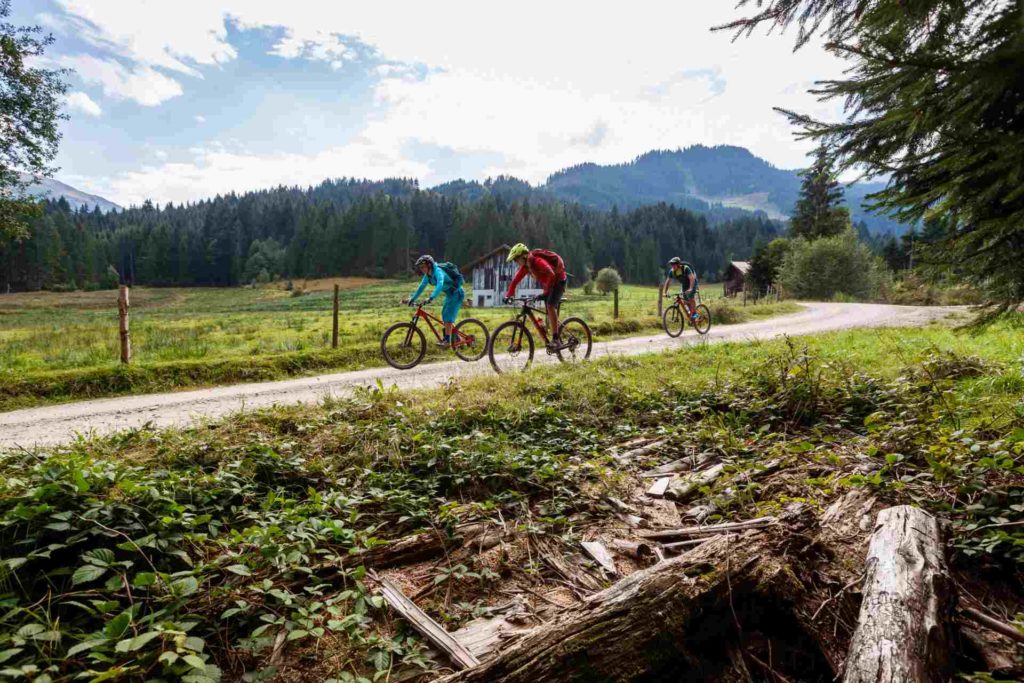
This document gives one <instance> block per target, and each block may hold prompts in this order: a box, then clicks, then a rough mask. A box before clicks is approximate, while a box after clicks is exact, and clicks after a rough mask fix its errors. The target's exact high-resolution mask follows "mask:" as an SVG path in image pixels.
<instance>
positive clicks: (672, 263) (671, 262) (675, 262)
mask: <svg viewBox="0 0 1024 683" xmlns="http://www.w3.org/2000/svg"><path fill="white" fill-rule="evenodd" d="M682 262H683V259H681V258H679V257H678V256H673V257H672V258H670V259H669V260H668V264H669V265H670V266H678V265H680V264H682Z"/></svg>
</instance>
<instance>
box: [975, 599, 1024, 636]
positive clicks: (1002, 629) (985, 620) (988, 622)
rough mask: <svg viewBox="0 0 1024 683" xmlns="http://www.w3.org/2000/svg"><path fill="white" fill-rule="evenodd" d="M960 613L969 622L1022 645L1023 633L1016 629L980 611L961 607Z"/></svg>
mask: <svg viewBox="0 0 1024 683" xmlns="http://www.w3.org/2000/svg"><path fill="white" fill-rule="evenodd" d="M962 611H963V613H964V616H966V617H967V618H969V619H970V620H971V621H973V622H975V623H977V624H981V625H982V626H984V627H985V628H987V629H989V630H991V631H995V632H996V633H998V634H1000V635H1004V636H1006V637H1007V638H1009V639H1010V640H1015V641H1017V642H1018V643H1022V644H1024V633H1021V632H1020V631H1019V630H1018V629H1016V628H1014V627H1013V626H1011V625H1010V624H1007V623H1004V622H1002V621H999V620H998V619H994V618H992V617H990V616H988V615H987V614H985V613H984V612H982V611H980V610H976V609H974V608H973V607H963V608H962Z"/></svg>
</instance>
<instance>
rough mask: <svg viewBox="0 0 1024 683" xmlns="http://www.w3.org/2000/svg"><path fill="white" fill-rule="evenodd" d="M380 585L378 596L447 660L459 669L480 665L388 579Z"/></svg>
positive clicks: (382, 580) (471, 654) (381, 581)
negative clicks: (442, 653) (439, 650)
mask: <svg viewBox="0 0 1024 683" xmlns="http://www.w3.org/2000/svg"><path fill="white" fill-rule="evenodd" d="M377 580H378V582H379V583H380V594H381V596H382V597H383V598H384V600H385V601H386V602H387V603H388V604H389V605H391V609H393V610H395V612H397V613H398V614H400V615H401V616H402V617H403V618H404V619H405V620H406V621H408V622H409V623H410V624H412V626H413V628H415V629H416V630H417V631H419V632H420V633H421V634H422V635H423V637H424V638H426V639H427V640H429V641H430V642H431V643H433V644H434V645H435V646H436V647H438V648H440V649H441V651H443V652H444V653H445V654H446V655H448V657H449V659H451V660H452V662H453V663H454V664H455V665H456V666H457V667H458V668H460V669H470V668H472V667H474V666H477V665H479V664H480V660H479V659H477V658H476V657H475V656H474V655H473V653H472V652H470V651H469V650H468V649H466V648H465V647H463V645H462V644H461V643H460V642H459V641H458V640H456V639H455V638H453V637H452V635H451V634H450V633H448V632H447V631H445V630H444V628H442V627H441V625H440V624H438V623H437V622H436V621H434V620H433V619H431V618H430V617H429V616H427V614H426V613H425V612H424V611H423V610H421V609H420V608H419V607H417V606H416V603H414V602H413V601H412V600H410V599H409V598H407V597H406V596H405V594H404V593H403V592H402V590H401V589H400V588H399V587H398V586H396V585H395V584H394V583H392V582H391V581H389V580H388V579H377Z"/></svg>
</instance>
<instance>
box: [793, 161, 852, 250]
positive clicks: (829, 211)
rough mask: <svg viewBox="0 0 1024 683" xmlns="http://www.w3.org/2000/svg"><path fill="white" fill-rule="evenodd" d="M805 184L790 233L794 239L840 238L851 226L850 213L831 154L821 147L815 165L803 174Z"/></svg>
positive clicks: (801, 173)
mask: <svg viewBox="0 0 1024 683" xmlns="http://www.w3.org/2000/svg"><path fill="white" fill-rule="evenodd" d="M800 176H801V177H802V178H803V184H802V185H801V187H800V198H799V199H798V200H797V202H796V206H795V207H794V210H793V217H792V218H791V219H790V224H789V229H790V232H792V233H793V236H794V237H806V238H807V239H817V238H818V237H831V236H832V235H838V234H839V233H841V232H842V231H843V230H845V229H846V228H847V227H848V226H849V225H850V210H849V209H847V208H846V207H845V206H843V188H842V187H840V186H839V181H838V180H836V173H835V170H834V168H833V166H832V160H831V159H830V158H829V155H828V151H827V150H826V149H825V148H824V147H819V148H818V152H817V155H816V156H815V158H814V164H813V165H812V166H811V167H810V168H807V169H804V170H803V171H800Z"/></svg>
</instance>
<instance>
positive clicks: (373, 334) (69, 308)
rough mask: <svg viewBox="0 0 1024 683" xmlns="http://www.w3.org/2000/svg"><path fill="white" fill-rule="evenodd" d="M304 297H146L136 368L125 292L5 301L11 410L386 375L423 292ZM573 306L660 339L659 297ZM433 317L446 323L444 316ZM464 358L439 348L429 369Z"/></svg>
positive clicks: (611, 329)
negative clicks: (127, 335)
mask: <svg viewBox="0 0 1024 683" xmlns="http://www.w3.org/2000/svg"><path fill="white" fill-rule="evenodd" d="M334 282H340V283H341V285H342V287H343V291H342V295H341V310H342V316H341V323H340V341H339V348H338V349H337V350H332V349H331V348H330V339H331V297H332V292H331V290H332V287H333V283H334ZM296 286H297V287H298V288H300V289H303V291H304V293H303V294H302V295H298V296H297V295H293V293H292V292H286V291H283V290H282V289H281V288H280V287H277V286H274V287H265V288H259V289H247V288H239V289H151V288H138V289H134V290H133V291H132V293H131V298H132V310H131V312H130V315H131V331H132V345H133V352H134V360H133V363H132V364H131V365H130V366H128V367H124V366H121V365H119V364H118V362H117V360H118V357H119V351H118V336H117V307H116V300H117V295H116V293H115V292H110V291H105V292H89V293H84V292H83V293H71V294H55V293H48V292H42V293H34V294H14V295H5V296H0V410H10V409H13V408H18V407H24V406H29V405H35V404H40V403H47V402H57V401H65V400H74V399H83V398H96V397H100V396H111V395H117V394H125V393H146V392H155V391H168V390H173V389H177V388H182V387H196V386H209V385H218V384H230V383H235V382H251V381H263V380H272V379H280V378H283V377H291V376H297V375H303V374H315V373H318V372H325V371H328V370H336V371H344V370H356V369H360V368H365V367H372V366H378V365H383V364H384V362H383V360H382V359H381V357H380V351H379V342H380V337H381V334H382V333H383V331H384V330H385V329H386V328H387V327H388V326H389V325H390V324H391V323H393V322H396V321H399V320H405V319H407V318H408V317H409V315H410V313H409V310H408V309H405V308H402V307H401V306H398V305H396V304H397V302H398V301H399V300H400V299H402V298H403V297H407V296H408V295H409V294H411V293H412V290H413V289H414V284H413V283H411V282H381V281H374V280H368V279H365V278H344V279H340V280H318V281H311V282H309V283H303V282H301V281H300V282H297V283H296ZM307 288H308V289H307ZM705 292H706V297H707V299H708V303H709V304H710V305H711V307H712V310H713V313H714V317H715V319H716V324H728V323H731V322H741V321H743V320H749V319H753V318H758V317H767V316H770V315H777V314H779V313H786V312H791V311H793V310H796V305H795V304H792V303H788V302H783V303H781V304H766V305H758V306H747V307H742V306H740V305H738V303H736V302H730V303H728V304H725V303H723V301H722V300H721V288H720V286H715V285H711V286H709V287H708V288H707V289H706V290H705ZM569 296H570V298H571V301H570V303H568V304H567V305H566V308H565V310H566V312H567V313H568V312H571V313H572V314H574V315H581V316H583V317H584V318H585V319H586V320H588V322H590V323H591V325H592V327H593V328H594V332H595V334H596V336H597V338H605V339H607V338H612V337H615V336H622V335H628V334H634V333H640V332H645V331H646V332H655V331H656V330H657V329H658V324H659V321H658V320H657V315H656V310H657V308H656V306H657V299H656V294H655V291H654V289H653V288H650V287H632V286H627V287H625V288H624V291H623V292H622V294H621V299H620V318H619V320H613V319H612V301H611V297H610V296H600V295H593V296H585V295H583V294H582V291H577V290H573V291H572V292H570V295H569ZM432 312H433V313H435V314H437V315H440V310H439V307H437V306H435V307H434V308H433V310H432ZM470 315H472V316H474V317H479V318H481V319H483V321H484V322H485V323H486V324H487V325H488V326H489V327H490V328H491V329H493V328H494V327H496V326H497V325H498V324H499V323H500V322H501V321H503V320H506V319H508V318H509V317H510V315H511V312H510V311H509V310H508V309H474V308H467V309H464V313H463V314H462V317H466V316H470ZM690 333H691V334H692V331H691V332H690ZM430 341H431V342H432V341H433V340H432V339H431V340H430ZM452 357H453V356H452V355H451V354H445V353H442V352H440V351H439V350H435V349H433V348H431V352H430V354H429V356H428V359H429V360H439V359H447V358H452Z"/></svg>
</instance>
